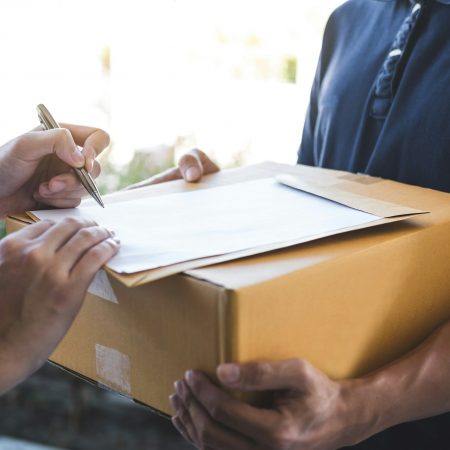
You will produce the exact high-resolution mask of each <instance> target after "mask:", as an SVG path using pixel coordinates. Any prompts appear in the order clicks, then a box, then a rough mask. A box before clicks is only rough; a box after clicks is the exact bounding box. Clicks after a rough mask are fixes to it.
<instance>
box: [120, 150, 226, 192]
mask: <svg viewBox="0 0 450 450" xmlns="http://www.w3.org/2000/svg"><path fill="white" fill-rule="evenodd" d="M219 170H220V169H219V166H217V164H216V163H214V162H213V161H212V160H211V159H210V158H209V157H208V156H207V155H206V154H205V153H204V152H202V151H201V150H198V149H193V150H191V151H190V152H188V153H186V154H185V155H183V156H182V157H181V158H180V161H179V162H178V166H176V167H172V168H170V169H168V170H166V171H165V172H162V173H160V174H158V175H155V176H153V177H151V178H148V179H147V180H144V181H141V182H139V183H136V184H133V185H131V186H129V187H128V188H127V189H135V188H139V187H143V186H149V185H152V184H159V183H165V182H167V181H174V180H183V179H184V180H185V181H187V182H188V183H196V182H197V181H200V180H201V178H202V176H203V175H209V174H211V173H214V172H218V171H219Z"/></svg>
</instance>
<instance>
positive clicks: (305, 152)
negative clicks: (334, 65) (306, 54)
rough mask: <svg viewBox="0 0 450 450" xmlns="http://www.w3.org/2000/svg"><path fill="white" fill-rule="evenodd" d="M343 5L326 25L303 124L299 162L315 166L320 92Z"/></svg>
mask: <svg viewBox="0 0 450 450" xmlns="http://www.w3.org/2000/svg"><path fill="white" fill-rule="evenodd" d="M341 9H342V7H340V8H338V9H336V10H335V11H334V12H333V13H332V14H331V16H330V18H329V19H328V22H327V24H326V27H325V32H324V37H323V42H322V50H321V53H320V58H319V63H318V64H317V69H316V74H315V76H314V81H313V85H312V89H311V95H310V100H309V106H308V109H307V112H306V118H305V124H304V126H303V135H302V140H301V143H300V147H299V150H298V158H297V164H306V165H309V166H315V165H316V161H315V158H314V135H315V129H316V124H317V116H318V113H319V94H320V86H321V81H322V79H323V74H324V73H325V70H326V67H327V65H328V61H329V60H330V58H331V55H332V53H333V45H332V43H333V42H334V41H335V40H336V38H337V37H338V36H337V33H336V16H338V15H339V13H340V10H341Z"/></svg>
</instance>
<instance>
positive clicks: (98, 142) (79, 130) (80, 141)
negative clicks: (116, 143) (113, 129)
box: [60, 123, 110, 156]
mask: <svg viewBox="0 0 450 450" xmlns="http://www.w3.org/2000/svg"><path fill="white" fill-rule="evenodd" d="M60 125H61V128H67V129H68V130H69V131H70V133H71V134H72V137H73V140H74V141H75V144H77V145H79V146H80V147H83V148H84V149H85V150H87V149H92V150H94V152H95V156H98V155H99V154H100V153H101V152H102V151H103V150H104V149H105V148H106V147H108V145H109V141H110V139H109V134H108V133H107V132H106V131H104V130H102V129H100V128H94V127H87V126H84V125H73V124H70V123H61V124H60Z"/></svg>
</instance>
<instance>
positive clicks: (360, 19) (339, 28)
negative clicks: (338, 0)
mask: <svg viewBox="0 0 450 450" xmlns="http://www.w3.org/2000/svg"><path fill="white" fill-rule="evenodd" d="M397 1H398V0H348V1H346V2H344V3H343V4H342V5H341V6H339V7H338V8H336V9H335V10H334V11H333V13H332V14H331V16H330V17H329V19H328V21H327V24H326V27H325V32H324V43H325V44H327V45H328V44H332V43H333V42H337V41H339V40H340V39H342V38H345V36H347V35H348V34H349V32H350V30H352V31H353V32H354V31H355V30H359V31H361V32H367V31H368V30H367V28H368V27H367V25H368V24H369V23H370V24H371V26H370V27H369V28H370V31H373V30H372V28H373V26H374V19H375V18H376V17H378V18H380V19H382V17H383V16H385V15H386V14H389V11H390V10H391V9H392V6H393V4H395V3H396V2H397ZM375 22H376V23H378V25H376V24H375V26H378V27H379V26H380V24H381V23H382V21H381V20H380V21H377V20H375ZM351 34H352V37H354V33H351Z"/></svg>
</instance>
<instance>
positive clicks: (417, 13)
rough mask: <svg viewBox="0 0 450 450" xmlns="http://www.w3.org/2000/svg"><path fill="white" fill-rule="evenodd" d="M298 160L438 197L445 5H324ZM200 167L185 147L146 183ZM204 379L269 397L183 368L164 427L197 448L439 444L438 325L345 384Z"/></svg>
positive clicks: (449, 151) (446, 402) (445, 102)
mask: <svg viewBox="0 0 450 450" xmlns="http://www.w3.org/2000/svg"><path fill="white" fill-rule="evenodd" d="M298 162H299V163H302V164H309V165H315V166H320V167H327V168H332V169H341V170H347V171H351V172H363V173H367V174H370V175H374V176H380V177H384V178H390V179H393V180H398V181H402V182H405V183H411V184H416V185H420V186H425V187H429V188H433V189H439V190H443V191H447V192H450V0H421V1H420V2H416V1H410V0H378V1H377V0H350V1H348V2H346V3H345V4H344V5H343V6H341V7H340V8H338V9H337V10H336V11H335V12H334V13H333V14H332V16H331V18H330V20H329V22H328V24H327V27H326V31H325V36H324V42H323V48H322V53H321V57H320V61H319V66H318V69H317V74H316V77H315V80H314V85H313V88H312V95H311V102H310V105H309V110H308V114H307V118H306V123H305V127H304V132H303V139H302V143H301V146H300V151H299V156H298ZM214 170H216V167H215V166H214V164H213V163H211V162H210V161H209V160H208V158H207V157H206V155H205V154H202V153H199V152H195V153H192V154H191V155H187V156H185V157H184V158H183V159H182V161H181V165H180V167H179V168H176V169H173V170H172V171H170V172H167V173H165V174H164V176H161V177H159V178H157V179H155V178H153V179H151V180H150V182H159V181H164V180H165V179H171V178H176V177H181V176H183V177H184V178H185V179H186V180H188V181H195V180H197V179H198V178H199V177H200V176H201V174H202V173H209V172H210V171H214ZM280 295H282V293H281V292H280ZM449 301H450V299H449ZM217 375H218V378H219V380H220V382H221V383H222V385H223V387H225V388H229V389H233V390H244V391H271V392H272V393H273V404H272V406H271V407H269V408H265V409H260V408H253V407H251V406H248V405H246V404H244V403H242V402H239V401H238V400H235V399H232V398H231V397H230V396H228V395H227V394H226V393H225V391H224V390H222V389H220V388H219V387H217V386H216V385H215V384H213V383H211V381H210V380H208V378H207V377H206V376H205V375H203V374H202V373H199V372H195V371H188V372H187V373H186V376H185V378H184V379H183V380H180V381H178V382H177V383H176V392H175V393H174V395H173V396H172V397H171V401H172V404H173V406H174V408H175V410H176V415H175V416H174V418H173V423H174V424H175V426H176V427H177V428H178V430H179V431H180V432H181V433H182V434H183V436H184V437H185V438H186V439H187V440H189V441H190V442H192V443H193V444H194V445H195V446H196V447H198V448H200V449H204V450H206V449H208V450H210V449H211V450H257V449H258V450H259V449H274V450H282V449H283V450H288V449H289V450H300V449H302V450H303V449H305V450H306V449H307V450H319V449H320V450H333V449H337V448H341V447H343V446H352V445H355V444H358V443H360V444H358V445H356V447H355V448H358V449H372V448H373V449H396V450H400V449H408V450H413V449H420V450H425V449H433V450H436V449H448V448H450V420H449V419H450V417H449V415H446V414H443V413H445V412H448V411H450V322H448V323H446V324H445V325H443V326H442V327H441V328H439V329H438V330H436V332H435V333H434V334H433V335H432V336H430V337H429V339H428V340H427V341H426V342H424V343H423V344H422V345H421V346H419V347H418V348H416V349H415V350H414V351H412V352H411V353H409V354H407V355H406V356H404V357H403V358H401V359H399V360H398V361H395V362H394V363H392V364H390V365H388V366H386V367H383V368H381V369H379V370H378V371H376V372H375V373H371V374H369V375H367V376H365V377H362V378H358V379H350V380H344V381H339V382H336V381H333V380H330V379H329V378H328V377H327V376H326V375H325V374H323V373H322V372H320V371H319V370H317V369H316V368H314V367H313V366H311V365H310V364H309V363H308V362H307V361H303V360H290V361H279V362H261V363H252V364H225V365H222V366H220V367H218V369H217ZM432 416H436V417H433V418H430V417H432ZM422 418H430V419H427V420H421V421H417V420H418V419H422ZM412 421H416V422H412ZM406 422H412V423H410V424H406ZM398 424H403V425H400V426H396V425H398ZM394 426H396V427H394ZM391 427H394V428H391ZM387 429H389V430H388V431H384V432H383V433H380V432H381V431H383V430H387ZM377 433H379V434H377ZM375 434H377V436H374V437H373V438H371V439H368V438H370V437H371V436H373V435H375ZM367 439H368V440H367ZM363 441H364V442H363Z"/></svg>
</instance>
